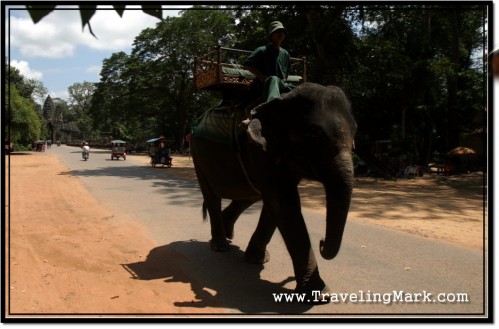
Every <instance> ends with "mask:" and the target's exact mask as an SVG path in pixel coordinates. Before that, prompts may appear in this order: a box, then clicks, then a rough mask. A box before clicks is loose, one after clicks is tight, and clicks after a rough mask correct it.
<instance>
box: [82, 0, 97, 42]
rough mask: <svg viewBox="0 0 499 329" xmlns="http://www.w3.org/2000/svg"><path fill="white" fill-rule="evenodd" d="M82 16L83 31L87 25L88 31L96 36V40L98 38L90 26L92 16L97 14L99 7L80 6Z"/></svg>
mask: <svg viewBox="0 0 499 329" xmlns="http://www.w3.org/2000/svg"><path fill="white" fill-rule="evenodd" d="M79 7H80V16H81V27H82V29H84V28H85V26H86V25H88V30H89V31H90V34H92V35H93V36H94V38H97V37H96V36H95V34H94V32H93V31H92V27H91V26H90V19H91V18H92V16H94V14H95V10H96V8H97V5H90V6H89V5H80V6H79Z"/></svg>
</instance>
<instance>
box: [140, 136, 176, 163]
mask: <svg viewBox="0 0 499 329" xmlns="http://www.w3.org/2000/svg"><path fill="white" fill-rule="evenodd" d="M146 143H147V144H148V145H149V156H150V157H151V166H152V167H156V165H158V164H160V165H162V166H163V167H164V166H167V167H168V168H170V167H171V166H172V157H171V150H170V149H169V148H168V147H167V146H166V140H165V138H164V137H159V138H152V139H149V140H148V141H146Z"/></svg>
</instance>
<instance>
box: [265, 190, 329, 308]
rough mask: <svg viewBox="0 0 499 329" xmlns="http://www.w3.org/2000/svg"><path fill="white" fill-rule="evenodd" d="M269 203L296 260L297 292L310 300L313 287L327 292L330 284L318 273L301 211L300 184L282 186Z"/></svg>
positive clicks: (271, 213) (292, 256)
mask: <svg viewBox="0 0 499 329" xmlns="http://www.w3.org/2000/svg"><path fill="white" fill-rule="evenodd" d="M264 202H265V200H264ZM269 203H270V205H269ZM267 205H269V209H270V215H271V216H272V217H273V218H275V219H276V222H277V227H278V228H279V231H280V232H281V235H282V237H283V239H284V243H285V244H286V248H287V249H288V252H289V254H290V256H291V259H292V261H293V268H294V272H295V278H296V289H295V290H296V292H298V293H306V294H307V299H310V300H313V295H312V292H313V291H320V292H322V293H326V292H328V291H329V288H328V287H327V286H326V284H325V283H324V281H323V280H322V278H321V277H320V275H319V268H318V266H317V260H316V258H315V255H314V252H313V250H312V246H311V243H310V238H309V235H308V231H307V227H306V225H305V220H304V219H303V215H302V213H301V207H300V197H299V194H298V188H297V187H296V186H287V188H286V189H279V191H277V193H276V194H274V197H273V200H272V202H270V201H269V202H267Z"/></svg>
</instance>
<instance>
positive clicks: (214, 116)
mask: <svg viewBox="0 0 499 329" xmlns="http://www.w3.org/2000/svg"><path fill="white" fill-rule="evenodd" d="M256 104H258V103H257V102H250V103H245V104H241V105H239V106H236V107H230V106H228V107H221V105H219V106H217V107H214V108H212V109H209V110H207V111H205V112H203V114H201V116H199V117H198V118H197V119H196V121H195V122H194V123H193V125H192V136H194V137H202V138H206V139H209V140H211V141H214V142H217V143H223V144H228V145H232V146H233V147H234V148H235V149H236V150H237V149H239V137H240V136H241V135H242V134H244V133H245V131H246V127H242V126H241V122H242V121H243V120H245V119H247V118H248V117H249V111H250V110H251V109H252V108H253V107H254V106H256Z"/></svg>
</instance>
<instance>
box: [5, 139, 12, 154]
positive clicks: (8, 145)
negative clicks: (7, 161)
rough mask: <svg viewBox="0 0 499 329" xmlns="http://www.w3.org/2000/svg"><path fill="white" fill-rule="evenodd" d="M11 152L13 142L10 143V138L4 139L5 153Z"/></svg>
mask: <svg viewBox="0 0 499 329" xmlns="http://www.w3.org/2000/svg"><path fill="white" fill-rule="evenodd" d="M11 152H14V144H13V143H12V140H11V139H10V138H9V139H8V140H6V141H5V154H10V153H11Z"/></svg>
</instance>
